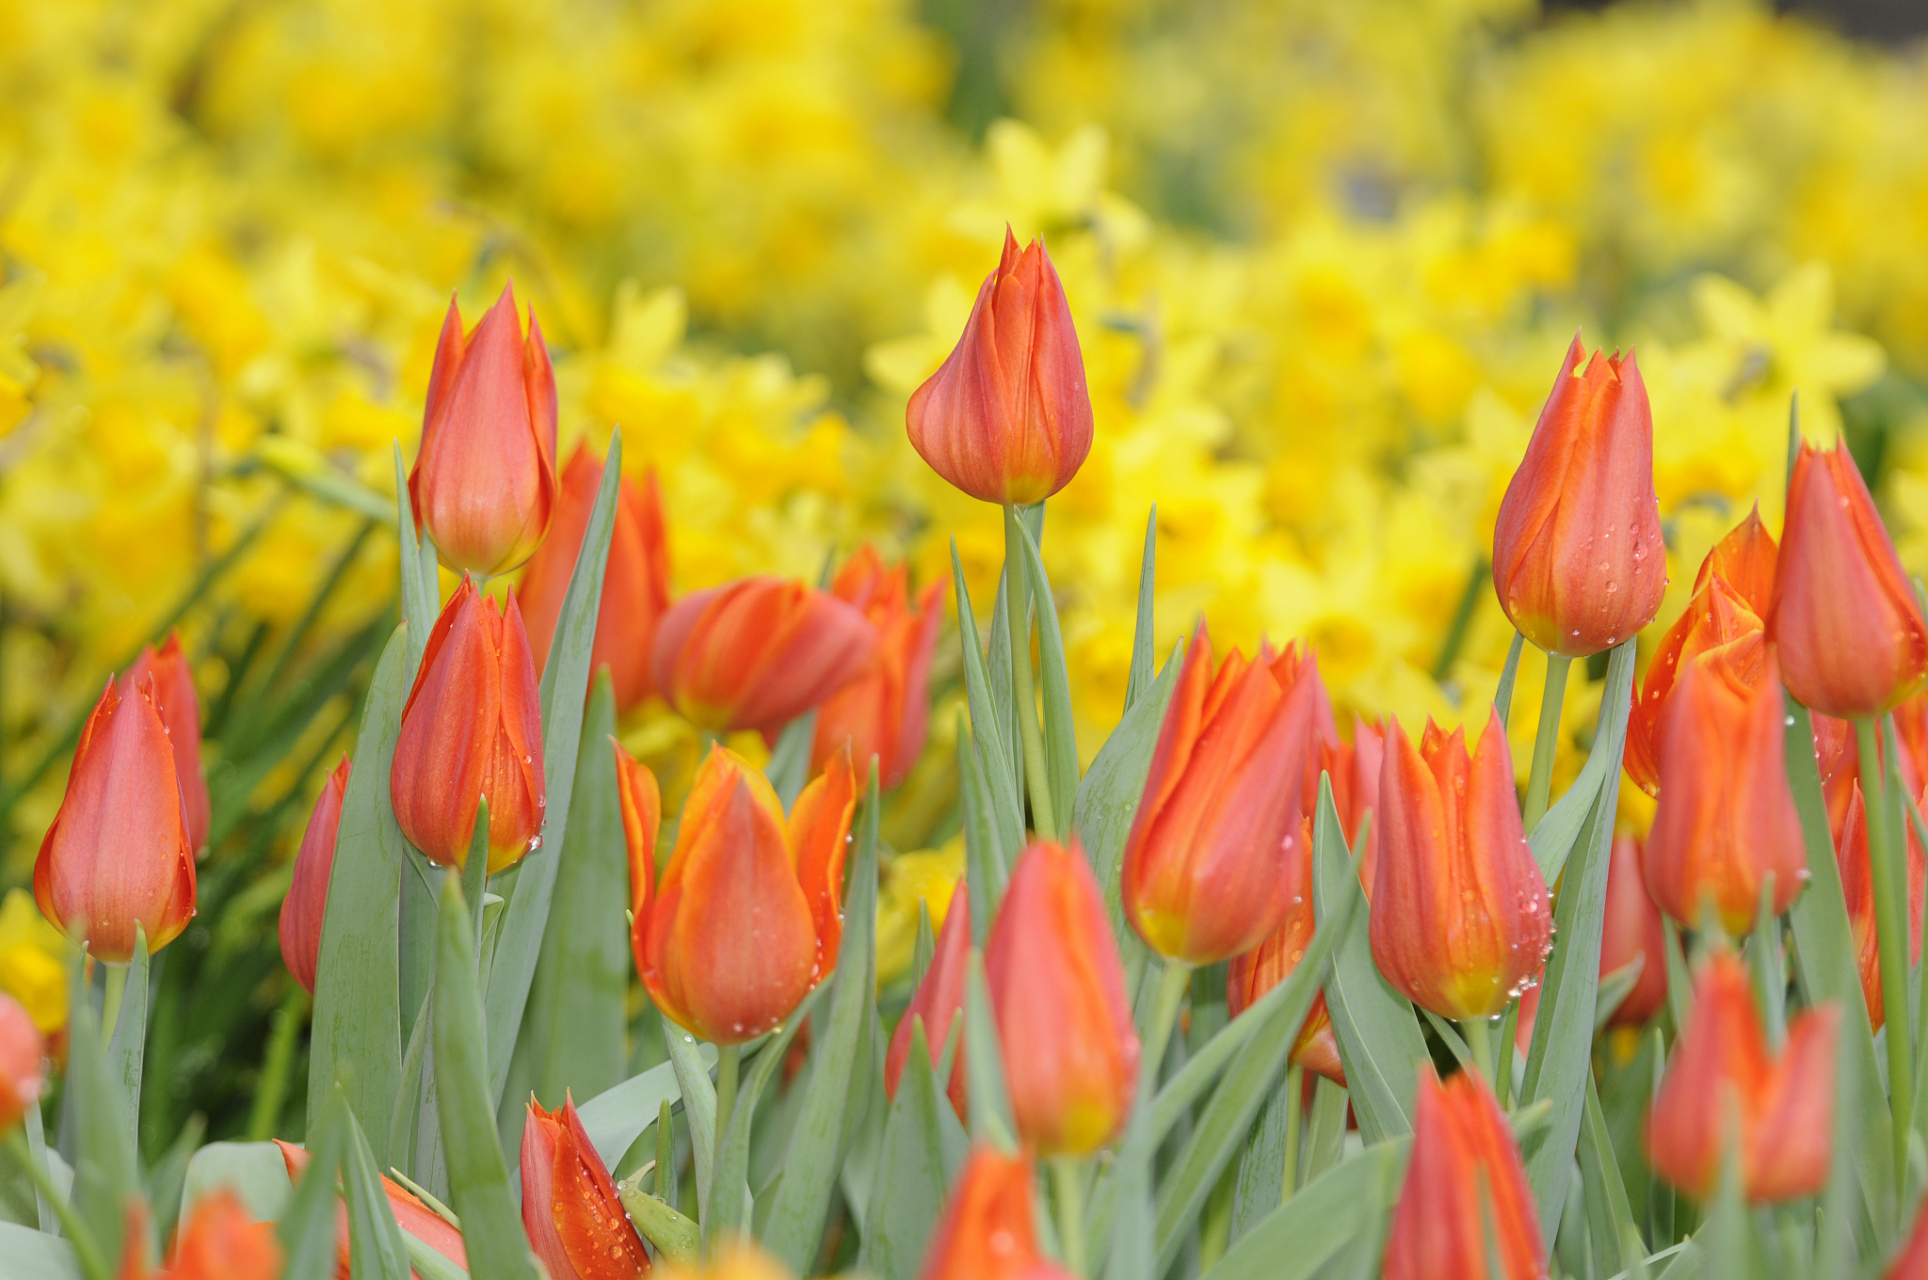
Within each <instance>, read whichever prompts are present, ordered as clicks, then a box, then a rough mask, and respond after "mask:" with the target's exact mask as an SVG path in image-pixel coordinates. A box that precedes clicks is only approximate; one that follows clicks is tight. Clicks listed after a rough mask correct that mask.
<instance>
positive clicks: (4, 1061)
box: [0, 994, 47, 1134]
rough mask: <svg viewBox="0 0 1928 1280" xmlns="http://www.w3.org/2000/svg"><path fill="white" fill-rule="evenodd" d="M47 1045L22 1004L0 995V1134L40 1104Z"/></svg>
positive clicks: (44, 1080)
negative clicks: (28, 1110) (30, 1108)
mask: <svg viewBox="0 0 1928 1280" xmlns="http://www.w3.org/2000/svg"><path fill="white" fill-rule="evenodd" d="M46 1056H47V1044H46V1041H44V1040H43V1039H41V1036H40V1028H39V1027H37V1026H35V1025H34V1021H33V1015H32V1014H30V1013H28V1012H27V1008H26V1006H25V1005H23V1004H21V1003H20V1002H19V1001H18V1000H15V999H14V998H13V997H12V996H10V995H4V994H0V1134H4V1133H5V1132H6V1131H7V1130H9V1129H11V1128H13V1127H14V1126H15V1125H17V1124H19V1123H20V1118H21V1117H22V1116H24V1115H26V1114H27V1108H28V1107H32V1106H37V1105H39V1102H40V1094H41V1091H42V1090H44V1089H45V1088H46V1086H47V1077H46V1062H45V1059H46Z"/></svg>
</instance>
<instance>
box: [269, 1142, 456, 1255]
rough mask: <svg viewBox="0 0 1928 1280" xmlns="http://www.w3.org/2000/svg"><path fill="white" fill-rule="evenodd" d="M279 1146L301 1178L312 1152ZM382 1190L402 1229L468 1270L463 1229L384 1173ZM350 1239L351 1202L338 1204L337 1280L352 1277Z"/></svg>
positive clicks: (292, 1174)
mask: <svg viewBox="0 0 1928 1280" xmlns="http://www.w3.org/2000/svg"><path fill="white" fill-rule="evenodd" d="M275 1146H277V1147H279V1148H281V1162H282V1164H283V1165H284V1166H285V1167H286V1169H287V1171H288V1180H289V1181H290V1182H300V1181H301V1175H302V1174H303V1173H304V1172H306V1171H307V1168H308V1153H307V1152H306V1151H304V1150H303V1149H302V1148H300V1147H297V1146H295V1145H294V1144H293V1143H291V1142H283V1141H281V1140H280V1139H279V1138H277V1139H275ZM382 1191H383V1192H384V1193H385V1194H386V1195H387V1196H388V1207H389V1208H390V1209H391V1210H393V1211H394V1214H395V1222H396V1224H397V1225H398V1226H400V1227H401V1229H402V1230H404V1231H406V1232H408V1234H410V1235H411V1236H414V1237H415V1238H416V1239H417V1240H420V1241H421V1242H422V1243H423V1244H425V1245H427V1246H428V1247H429V1248H431V1249H433V1250H435V1252H437V1253H439V1254H441V1255H442V1256H443V1257H444V1258H447V1259H448V1260H449V1261H450V1262H453V1263H454V1264H455V1265H456V1266H458V1267H461V1268H463V1269H464V1270H466V1269H467V1268H468V1265H469V1258H468V1250H467V1248H466V1246H464V1245H463V1243H462V1233H461V1231H460V1230H458V1229H457V1228H455V1227H453V1226H451V1225H450V1224H449V1221H448V1219H446V1218H444V1217H442V1216H441V1215H440V1214H438V1213H436V1212H435V1210H433V1209H431V1208H429V1207H428V1206H427V1205H425V1204H423V1203H422V1202H421V1201H420V1200H419V1199H417V1198H416V1196H415V1194H414V1193H413V1192H410V1191H407V1190H404V1189H403V1188H402V1187H401V1186H400V1185H399V1184H397V1183H396V1182H394V1181H392V1180H390V1179H389V1178H388V1177H387V1175H383V1177H382ZM348 1250H349V1239H348V1206H347V1205H345V1204H343V1205H337V1206H336V1208H335V1280H349V1267H348V1261H349V1254H348Z"/></svg>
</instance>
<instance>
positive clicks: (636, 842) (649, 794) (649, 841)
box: [609, 738, 663, 926]
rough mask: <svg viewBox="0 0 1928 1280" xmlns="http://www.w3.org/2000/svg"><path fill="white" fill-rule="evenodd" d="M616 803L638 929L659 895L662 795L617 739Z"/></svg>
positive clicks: (644, 768) (612, 745)
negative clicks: (658, 873)
mask: <svg viewBox="0 0 1928 1280" xmlns="http://www.w3.org/2000/svg"><path fill="white" fill-rule="evenodd" d="M609 749H610V750H611V751H613V752H615V754H616V800H617V804H618V806H619V807H620V808H621V810H622V815H623V845H624V847H625V848H626V850H627V852H628V855H629V918H630V919H631V920H632V921H636V922H638V926H640V923H641V922H642V921H644V920H647V919H648V918H649V904H650V900H651V899H652V898H653V897H654V896H655V893H656V835H657V830H658V828H660V827H661V826H662V825H663V793H662V791H661V789H660V788H658V787H657V785H656V775H655V774H653V773H651V772H650V771H649V767H648V766H647V765H644V764H642V763H640V762H639V761H637V760H636V758H635V757H634V756H631V755H630V754H629V752H627V751H625V750H623V744H622V743H620V742H618V741H616V740H615V739H614V738H611V739H610V740H609Z"/></svg>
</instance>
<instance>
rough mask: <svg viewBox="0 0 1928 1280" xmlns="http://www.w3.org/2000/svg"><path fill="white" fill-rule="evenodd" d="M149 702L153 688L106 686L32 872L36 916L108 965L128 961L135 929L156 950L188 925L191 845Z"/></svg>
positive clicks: (156, 713) (169, 754)
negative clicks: (83, 943) (141, 931)
mask: <svg viewBox="0 0 1928 1280" xmlns="http://www.w3.org/2000/svg"><path fill="white" fill-rule="evenodd" d="M156 701H157V700H156V698H155V694H154V683H153V681H152V680H151V679H150V680H147V681H145V682H143V683H140V684H127V683H122V684H120V685H119V686H116V684H115V682H114V680H113V678H112V677H111V676H110V677H109V678H108V681H107V687H106V688H105V689H104V690H102V691H101V695H100V701H99V702H96V703H95V704H94V710H93V712H92V713H91V714H90V715H89V716H88V717H87V724H86V726H85V727H84V728H83V729H82V730H81V734H80V746H79V747H78V748H77V749H76V750H75V752H74V764H73V771H72V772H71V773H69V774H68V775H67V794H66V796H65V797H64V798H63V799H62V800H61V802H60V811H59V812H58V813H56V814H55V815H54V821H53V825H52V826H50V827H48V828H47V835H46V838H45V839H43V840H42V841H41V842H40V856H39V858H38V859H37V860H36V861H35V862H34V867H33V896H34V900H35V901H36V902H38V903H39V904H40V914H42V915H44V916H46V917H47V919H49V920H51V921H52V922H53V923H54V924H56V925H58V926H60V927H61V928H63V929H65V930H66V931H67V933H68V935H69V936H70V937H72V938H73V939H74V940H75V941H76V942H79V941H83V940H84V941H86V942H87V943H88V944H89V946H90V947H91V949H92V951H93V954H94V955H95V956H96V957H97V958H99V959H102V960H106V961H109V962H111V963H113V964H126V963H127V962H128V960H129V959H131V958H132V957H133V954H134V926H135V925H136V924H139V925H140V926H141V928H142V929H144V930H145V931H146V933H147V947H148V950H149V951H159V950H160V949H161V948H162V947H164V946H166V945H167V944H168V943H170V942H172V941H173V940H174V939H175V938H177V937H179V936H180V933H181V930H183V929H185V928H187V922H188V921H189V920H190V919H192V918H193V916H194V845H193V843H192V837H190V836H189V835H188V829H187V815H186V813H185V810H184V806H183V805H182V803H181V783H180V779H179V776H178V775H177V774H176V773H175V769H174V751H173V748H172V747H170V746H169V745H168V737H167V726H166V725H165V724H164V723H163V722H162V720H161V715H160V710H159V708H158V707H157V706H156Z"/></svg>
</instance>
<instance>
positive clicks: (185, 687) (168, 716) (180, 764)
mask: <svg viewBox="0 0 1928 1280" xmlns="http://www.w3.org/2000/svg"><path fill="white" fill-rule="evenodd" d="M149 676H152V677H153V678H154V700H155V704H156V710H158V711H159V712H160V713H161V723H162V724H164V725H166V726H167V741H168V744H169V745H170V746H172V747H173V748H174V774H175V777H177V778H179V779H180V783H181V804H182V805H183V806H184V807H185V809H186V811H187V838H188V843H189V844H190V845H192V846H193V847H194V848H195V849H197V850H198V849H200V848H201V847H202V846H204V845H206V844H207V842H208V824H209V821H210V810H209V806H208V780H207V778H206V777H205V776H204V775H203V774H202V773H201V703H200V700H199V697H198V695H197V694H196V693H195V692H194V672H193V671H192V670H191V669H190V668H189V667H188V664H187V657H186V655H184V654H183V653H182V652H181V636H180V633H179V632H170V633H169V635H168V637H167V642H166V643H165V644H163V645H162V646H161V647H160V648H159V649H158V650H157V649H155V648H154V647H153V646H152V645H150V646H148V647H147V648H144V649H142V650H141V656H140V657H138V658H136V659H134V665H133V666H131V667H129V668H128V669H127V677H126V679H125V680H124V681H123V682H122V683H124V684H126V685H127V686H128V687H129V688H138V687H139V686H140V683H141V681H142V680H145V679H146V678H147V677H149Z"/></svg>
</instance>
